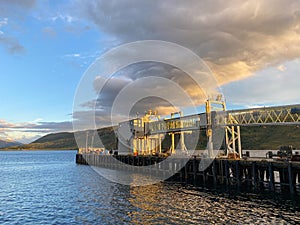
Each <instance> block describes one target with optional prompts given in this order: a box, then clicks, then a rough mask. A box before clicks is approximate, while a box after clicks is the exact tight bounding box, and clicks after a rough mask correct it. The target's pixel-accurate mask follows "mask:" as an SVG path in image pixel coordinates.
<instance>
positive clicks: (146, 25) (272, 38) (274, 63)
mask: <svg viewBox="0 0 300 225" xmlns="http://www.w3.org/2000/svg"><path fill="white" fill-rule="evenodd" d="M141 40H161V41H168V42H173V43H176V44H178V45H181V46H183V47H185V48H188V49H190V50H192V51H193V52H194V53H196V54H197V55H198V56H199V57H200V58H201V59H203V60H204V62H205V63H206V65H208V66H209V68H210V70H211V71H212V74H213V75H214V77H215V79H216V81H217V83H218V85H219V87H220V89H221V90H222V92H223V94H224V96H225V98H226V102H227V106H228V108H231V109H235V108H249V107H259V106H271V105H286V104H298V103H300V96H299V91H298V90H299V87H300V76H299V75H300V2H299V1H298V0H265V1H258V0H257V1H256V0H251V1H247V0H246V1H245V0H232V1H220V0H187V1H180V0H172V1H171V0H166V1H157V0H152V1H146V0H143V1H141V0H122V1H121V0H110V1H106V0H103V1H102V0H90V1H84V0H60V1H56V0H52V1H50V0H48V1H47V0H22V1H17V0H9V1H8V0H0V96H1V97H0V98H1V110H0V139H8V140H17V141H20V142H22V143H29V142H31V141H33V140H35V139H37V138H39V137H41V136H43V135H45V134H48V133H53V132H63V131H72V130H73V126H72V121H73V120H76V121H79V122H81V123H82V124H84V123H85V121H86V120H88V119H89V118H90V114H91V105H93V104H95V102H96V103H97V104H98V105H97V104H96V105H97V106H99V110H98V111H97V116H96V118H97V119H99V121H98V122H97V126H98V127H101V126H107V125H109V123H110V121H109V116H110V113H111V111H112V107H113V103H114V100H115V99H116V97H117V96H118V94H119V93H121V91H122V90H123V88H124V87H126V86H128V85H131V84H132V83H134V82H135V84H136V83H137V82H138V81H139V80H140V86H139V87H142V88H143V89H144V90H146V89H149V90H153V87H155V90H156V93H160V92H163V91H164V90H170V87H169V88H168V86H166V85H163V84H162V83H157V82H156V83H155V82H154V83H153V84H152V85H154V86H151V85H150V84H149V83H147V82H146V83H145V82H142V81H143V80H142V79H141V78H143V79H145V80H144V81H146V80H147V79H146V78H147V77H148V78H149V77H153V76H156V77H160V78H164V79H168V80H172V81H173V82H175V83H176V84H178V85H180V86H181V87H183V89H185V90H186V91H187V93H188V94H189V95H190V96H192V99H193V100H197V99H201V98H202V97H203V96H202V94H203V93H201V90H200V91H199V90H198V89H197V88H195V85H194V84H193V82H190V80H189V77H188V76H187V75H186V74H185V73H184V72H183V71H181V70H179V69H178V68H175V67H173V66H170V65H165V64H162V63H154V62H143V63H138V64H136V65H130V66H128V67H127V68H124V69H122V70H120V71H118V72H117V73H116V74H115V75H114V76H113V78H111V79H110V80H109V81H108V82H107V83H106V85H105V87H104V88H103V89H102V90H101V91H102V92H101V95H100V96H99V95H98V94H99V93H98V92H99V90H98V89H97V87H98V86H99V82H100V83H101V79H100V78H101V74H100V75H99V76H100V78H99V77H97V79H95V80H93V82H92V83H91V84H90V88H91V89H92V90H94V92H95V94H96V95H97V98H96V99H89V101H86V102H82V104H81V106H82V109H81V110H78V111H74V110H73V104H74V97H75V96H76V92H77V87H78V86H79V84H80V82H81V80H82V77H83V76H84V74H85V71H87V70H88V68H89V66H90V65H91V64H92V63H93V62H94V61H95V60H96V59H97V58H98V57H99V56H101V55H102V54H103V53H105V52H107V51H109V50H110V49H112V48H114V47H117V46H119V45H120V44H125V43H130V42H133V41H141ZM157 54H159V53H157ZM148 80H149V79H148ZM100 86H102V85H100ZM165 92H166V93H165V94H166V95H167V94H169V98H173V99H174V98H177V97H174V93H172V91H165ZM149 93H150V92H149ZM201 96H202V97H201ZM178 98H179V97H178ZM196 102H197V103H199V102H198V101H196ZM181 103H182V106H184V107H188V105H187V102H186V101H185V100H184V99H183V100H182V101H181ZM199 104H200V103H199ZM150 107H153V108H155V109H157V110H158V111H159V113H161V114H167V113H170V111H171V110H172V109H173V108H172V107H170V104H169V103H168V102H166V101H165V100H163V99H161V98H151V99H144V100H141V101H140V102H139V104H136V105H135V106H134V107H133V108H132V109H131V113H136V112H139V113H142V112H143V111H145V110H146V109H149V108H150ZM118 116H119V118H120V119H121V118H123V117H122V115H118ZM83 128H84V127H83Z"/></svg>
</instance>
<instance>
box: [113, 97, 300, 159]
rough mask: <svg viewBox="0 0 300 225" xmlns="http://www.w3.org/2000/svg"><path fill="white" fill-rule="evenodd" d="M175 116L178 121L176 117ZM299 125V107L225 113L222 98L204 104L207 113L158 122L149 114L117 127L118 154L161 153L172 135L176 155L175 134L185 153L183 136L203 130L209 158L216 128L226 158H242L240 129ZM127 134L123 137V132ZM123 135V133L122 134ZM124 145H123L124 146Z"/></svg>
mask: <svg viewBox="0 0 300 225" xmlns="http://www.w3.org/2000/svg"><path fill="white" fill-rule="evenodd" d="M175 115H178V117H175ZM268 125H300V104H298V105H287V106H276V107H263V108H253V109H243V110H230V111H227V110H226V104H225V101H223V100H222V98H220V97H217V98H216V99H209V100H207V101H206V112H205V113H201V114H195V115H189V116H183V114H182V112H176V113H172V114H171V118H169V119H160V118H159V116H158V115H157V114H156V113H154V112H152V111H149V112H148V113H147V114H146V115H145V116H144V117H141V118H136V119H133V120H130V121H127V122H123V123H120V124H119V131H118V132H120V133H122V135H119V146H118V147H119V152H120V153H121V154H122V153H123V154H128V153H131V154H134V155H151V154H155V153H162V146H161V141H162V139H163V138H164V135H171V148H170V153H171V154H172V153H175V143H174V142H175V137H174V136H175V134H179V135H180V150H181V151H186V150H187V149H186V147H185V143H184V134H185V133H188V132H191V131H194V130H201V129H205V130H206V136H207V150H208V155H209V156H212V151H213V149H214V140H213V135H214V132H215V129H216V128H219V129H220V128H221V129H224V135H225V137H224V140H225V143H224V145H225V153H224V156H225V157H232V158H239V157H241V156H242V142H241V131H240V127H241V126H268ZM127 130H128V131H130V132H128V133H127V134H126V135H124V132H125V131H127ZM125 133H126V132H125ZM124 143H125V144H124Z"/></svg>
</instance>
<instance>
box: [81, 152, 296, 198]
mask: <svg viewBox="0 0 300 225" xmlns="http://www.w3.org/2000/svg"><path fill="white" fill-rule="evenodd" d="M165 159H166V158H164V157H157V156H130V155H117V156H111V155H97V154H77V155H76V163H78V164H85V165H92V166H98V167H104V168H109V169H121V170H131V171H136V172H147V173H149V174H159V173H164V172H168V173H170V174H172V176H171V177H170V178H169V179H170V180H174V181H180V182H188V183H193V184H194V185H197V186H198V185H199V186H207V187H211V186H213V187H218V186H222V187H223V186H224V187H236V188H243V189H251V190H269V191H275V192H282V193H291V194H299V193H300V162H289V161H275V160H272V159H253V158H249V159H247V160H243V159H241V160H233V159H214V160H213V161H211V160H210V159H205V158H200V157H196V156H195V157H192V158H190V159H183V158H171V159H169V160H168V163H161V162H162V161H163V160H165ZM151 165H152V167H149V166H151Z"/></svg>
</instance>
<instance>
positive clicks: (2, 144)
mask: <svg viewBox="0 0 300 225" xmlns="http://www.w3.org/2000/svg"><path fill="white" fill-rule="evenodd" d="M20 144H21V143H20V142H16V141H7V140H0V148H8V147H11V146H16V145H20Z"/></svg>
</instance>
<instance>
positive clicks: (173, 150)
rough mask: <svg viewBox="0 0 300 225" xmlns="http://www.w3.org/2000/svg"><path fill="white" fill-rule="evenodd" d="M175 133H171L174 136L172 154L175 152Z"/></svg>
mask: <svg viewBox="0 0 300 225" xmlns="http://www.w3.org/2000/svg"><path fill="white" fill-rule="evenodd" d="M174 136H175V135H174V133H171V137H172V148H171V152H172V154H173V153H175V137H174Z"/></svg>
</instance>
